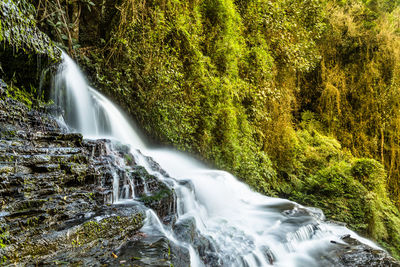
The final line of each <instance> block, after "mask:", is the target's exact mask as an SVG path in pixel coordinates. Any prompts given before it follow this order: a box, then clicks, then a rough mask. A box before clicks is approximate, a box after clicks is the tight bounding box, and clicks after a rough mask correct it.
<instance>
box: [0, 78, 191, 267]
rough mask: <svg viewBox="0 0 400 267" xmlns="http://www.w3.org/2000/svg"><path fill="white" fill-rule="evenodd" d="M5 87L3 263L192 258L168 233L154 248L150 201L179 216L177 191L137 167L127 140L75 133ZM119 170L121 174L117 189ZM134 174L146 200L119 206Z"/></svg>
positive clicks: (0, 166)
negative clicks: (148, 232) (177, 250)
mask: <svg viewBox="0 0 400 267" xmlns="http://www.w3.org/2000/svg"><path fill="white" fill-rule="evenodd" d="M0 89H1V90H0V204H1V212H0V260H1V262H2V264H6V265H7V264H9V265H13V264H22V265H38V264H39V265H41V264H45V265H56V264H76V265H102V264H106V265H116V264H128V265H129V264H133V263H135V264H139V265H146V264H147V263H148V262H151V264H150V265H168V266H169V265H170V264H175V266H185V264H183V265H182V264H179V262H186V263H187V262H188V257H189V256H188V254H185V257H186V258H185V257H184V260H182V257H180V258H179V257H177V256H174V254H173V251H174V247H173V246H171V245H170V243H169V242H168V240H165V239H163V238H159V239H160V240H159V242H157V244H158V243H159V244H160V246H159V247H160V248H159V249H158V250H157V251H158V253H154V247H153V245H154V244H153V242H150V241H151V240H150V241H149V240H147V239H146V238H148V237H146V238H144V237H145V235H144V234H142V233H140V232H139V230H140V228H141V227H142V226H143V223H144V218H145V210H146V209H147V207H145V206H148V207H151V208H154V210H155V211H156V212H157V213H158V214H159V216H160V218H161V219H162V220H163V221H165V222H166V223H169V222H173V221H174V218H175V215H174V214H175V213H174V212H175V210H176V208H175V205H176V204H175V196H174V193H173V191H171V190H170V189H169V187H168V186H167V185H165V184H164V183H162V182H160V181H159V180H157V179H156V178H155V177H154V176H151V175H149V174H148V173H147V172H146V170H145V169H143V168H141V167H139V166H136V165H135V162H134V160H133V156H132V155H131V154H130V153H129V150H128V149H127V147H125V146H123V145H120V144H113V143H111V141H109V140H95V141H94V140H84V139H83V138H82V135H80V134H74V133H67V132H66V130H65V129H63V128H62V127H61V126H60V125H59V123H58V122H57V121H56V120H55V119H54V118H53V117H52V116H50V115H48V114H47V113H44V112H43V111H46V110H49V108H43V110H42V111H38V110H35V109H28V108H27V107H26V106H25V105H23V104H21V103H20V102H18V101H16V100H13V99H11V98H8V97H7V93H6V92H7V88H6V85H5V84H4V83H3V82H1V84H0ZM52 110H53V111H54V109H52ZM115 175H117V176H118V177H120V178H121V179H119V190H118V191H117V192H116V193H115V192H113V183H114V182H115V180H114V179H115ZM129 179H131V180H132V182H133V183H135V188H136V189H135V191H136V192H135V195H137V196H139V197H141V199H142V202H143V204H144V205H143V204H140V203H134V202H132V203H131V204H124V205H122V204H121V205H118V204H117V205H115V204H113V205H112V204H111V202H112V200H113V199H115V197H116V196H114V194H118V196H121V195H123V189H124V188H125V187H124V185H126V183H127V180H129ZM145 189H146V190H145ZM131 195H132V192H131ZM149 246H151V248H152V249H151V248H150V247H149ZM133 247H134V248H135V249H134V250H133V249H130V248H133ZM156 247H157V246H156ZM152 251H153V252H152ZM162 251H164V252H166V253H164V252H162ZM171 251H172V253H171ZM122 255H125V256H126V255H134V256H131V257H127V256H126V257H122ZM120 256H121V257H120ZM185 260H186V261H185Z"/></svg>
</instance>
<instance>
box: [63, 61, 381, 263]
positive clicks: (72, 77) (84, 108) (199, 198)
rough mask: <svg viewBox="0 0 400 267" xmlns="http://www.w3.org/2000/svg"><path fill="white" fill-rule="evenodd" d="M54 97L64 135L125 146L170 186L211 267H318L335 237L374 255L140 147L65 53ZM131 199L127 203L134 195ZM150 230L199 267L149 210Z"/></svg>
mask: <svg viewBox="0 0 400 267" xmlns="http://www.w3.org/2000/svg"><path fill="white" fill-rule="evenodd" d="M55 98H56V101H57V103H58V104H60V105H62V106H63V107H64V108H65V109H66V115H65V117H66V118H65V121H66V123H67V124H68V125H69V126H70V127H71V128H74V129H75V130H77V131H79V132H81V133H82V134H83V135H84V137H86V138H103V137H109V138H113V139H117V140H119V141H120V142H121V143H125V144H129V145H130V147H131V152H132V154H134V156H135V160H136V162H138V163H139V164H140V165H143V166H144V167H145V168H146V169H147V170H148V171H149V172H150V173H151V174H154V175H156V176H157V177H159V178H160V179H161V180H164V181H166V182H168V183H169V184H172V186H173V188H174V189H175V192H176V194H177V206H178V221H177V222H178V223H179V222H180V221H182V220H190V219H191V220H194V221H195V224H196V228H197V231H198V232H199V234H200V235H201V236H203V237H205V238H206V239H207V240H208V241H209V243H210V244H212V247H213V249H211V250H214V251H209V253H210V255H214V256H216V257H218V259H219V260H218V265H224V266H269V265H270V264H271V262H272V261H273V265H274V266H285V267H286V266H289V267H290V266H319V265H320V262H319V259H320V258H321V257H329V252H330V251H332V248H333V247H334V246H337V245H335V244H332V243H331V241H336V242H338V243H342V241H341V239H340V237H341V236H343V235H345V234H351V235H352V237H355V238H357V239H359V240H360V241H361V242H364V243H366V244H368V245H370V246H372V247H375V248H377V247H376V245H375V244H373V243H372V242H371V241H369V240H366V239H364V238H361V237H359V236H358V235H357V234H355V233H354V232H352V231H350V230H348V229H347V228H345V227H342V226H338V225H334V224H329V223H325V222H323V214H322V213H321V212H320V211H318V210H316V209H307V208H304V207H302V206H300V205H298V204H296V203H293V202H290V201H288V200H284V199H278V198H270V197H267V196H263V195H261V194H258V193H256V192H254V191H252V190H251V189H250V188H249V187H248V186H247V185H245V184H243V183H241V182H239V181H238V180H237V179H236V178H235V177H233V176H232V175H231V174H229V173H227V172H224V171H219V170H211V169H209V168H207V167H206V166H204V165H203V164H202V163H201V162H198V161H196V160H194V159H193V158H190V157H189V156H187V155H185V154H183V153H180V152H177V151H172V150H169V149H151V148H149V147H147V146H146V145H145V142H143V141H142V140H141V138H140V137H139V135H138V134H137V133H136V131H135V129H134V127H133V126H132V124H131V123H130V122H129V121H128V120H127V119H126V117H125V116H124V115H123V114H122V113H121V112H120V110H119V109H118V108H117V107H116V106H115V105H114V104H113V103H112V102H110V101H109V100H108V99H107V98H105V97H104V96H103V95H101V94H100V93H98V92H97V91H96V90H94V89H92V88H90V87H89V86H88V85H87V82H86V80H85V78H84V77H83V75H82V73H81V72H80V70H79V68H78V67H77V66H76V65H75V63H74V62H73V61H72V60H71V59H70V58H69V57H68V56H67V55H65V54H64V55H63V64H62V66H61V70H60V72H59V74H58V75H57V78H56V94H55ZM136 149H140V150H141V152H142V153H143V154H144V155H147V156H151V157H152V158H153V159H154V160H155V161H156V162H158V163H159V164H160V166H161V167H162V168H163V169H164V170H166V171H167V173H168V174H169V175H170V176H171V177H172V178H170V177H165V176H163V175H162V174H161V173H159V172H158V171H157V170H153V169H152V168H151V166H150V165H149V164H148V161H147V160H146V158H145V157H144V156H143V155H142V154H141V153H138V152H137V150H136ZM118 179H119V177H118V176H115V177H114V194H113V202H118V201H120V200H121V199H120V197H123V198H127V197H128V196H129V193H127V191H128V190H129V189H131V191H133V190H132V189H133V183H132V182H130V183H128V184H126V185H124V190H123V192H122V193H121V195H120V196H119V195H118V192H119V189H118V186H119V180H118ZM185 184H186V185H185ZM188 184H189V185H192V186H188ZM132 194H133V197H134V191H133V192H132ZM154 229H156V230H157V231H158V232H159V233H161V234H162V235H164V236H166V237H167V238H168V239H169V240H170V241H171V242H174V243H177V244H179V245H180V246H185V247H186V248H187V249H188V250H189V251H190V259H191V265H192V266H202V265H204V263H203V262H202V260H201V257H203V256H204V255H199V253H198V251H196V248H195V246H194V245H191V244H188V243H186V242H182V241H178V239H177V238H176V236H175V234H174V232H173V231H171V230H170V229H168V228H167V227H165V226H164V225H163V224H162V223H161V222H160V220H159V219H158V218H157V215H156V214H155V213H154V212H153V211H151V210H149V211H147V219H146V224H145V226H144V228H143V229H142V230H143V231H147V232H149V233H151V232H152V231H154ZM268 255H270V256H268ZM203 258H205V259H207V257H203ZM271 260H272V261H271Z"/></svg>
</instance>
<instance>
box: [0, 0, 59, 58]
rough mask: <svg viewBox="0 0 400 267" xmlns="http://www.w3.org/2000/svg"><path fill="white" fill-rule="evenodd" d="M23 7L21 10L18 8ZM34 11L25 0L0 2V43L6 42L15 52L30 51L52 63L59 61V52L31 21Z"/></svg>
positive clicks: (34, 22)
mask: <svg viewBox="0 0 400 267" xmlns="http://www.w3.org/2000/svg"><path fill="white" fill-rule="evenodd" d="M21 6H24V9H23V10H21V9H20V7H21ZM34 12H35V9H34V7H33V5H32V4H30V3H29V2H27V1H25V0H21V1H19V2H18V3H14V1H12V0H4V1H1V2H0V17H1V21H2V23H1V24H0V26H1V27H0V36H1V38H0V41H3V40H4V41H6V42H7V43H8V44H10V45H11V46H12V47H14V48H15V49H16V50H19V49H21V50H23V51H25V50H31V52H34V53H36V54H44V55H47V56H49V58H50V59H51V60H53V61H58V60H59V59H60V55H61V51H60V50H59V49H58V48H57V47H56V46H55V45H54V44H53V42H52V41H51V40H50V39H49V38H48V37H47V36H46V35H45V34H44V33H42V32H41V31H39V30H38V28H37V27H36V21H35V20H34V19H33V17H34Z"/></svg>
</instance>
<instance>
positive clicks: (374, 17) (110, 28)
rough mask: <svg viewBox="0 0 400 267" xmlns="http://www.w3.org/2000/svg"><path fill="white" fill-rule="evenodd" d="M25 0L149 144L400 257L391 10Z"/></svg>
mask: <svg viewBox="0 0 400 267" xmlns="http://www.w3.org/2000/svg"><path fill="white" fill-rule="evenodd" d="M32 3H33V4H34V5H35V6H36V9H37V12H36V15H37V18H36V19H37V21H38V25H39V26H40V27H41V28H42V29H43V30H44V31H45V32H47V33H48V34H49V35H50V37H51V38H52V39H53V40H56V41H58V42H59V44H60V45H61V46H63V47H64V49H66V50H68V51H69V52H70V53H71V54H73V55H74V56H75V57H76V58H77V59H78V60H79V61H80V63H81V64H82V65H84V66H85V67H86V71H87V72H88V73H89V74H91V77H92V82H93V83H97V84H98V85H99V86H98V87H99V88H101V89H103V90H104V91H105V93H106V94H108V95H109V96H111V97H112V98H113V99H114V100H115V101H118V102H119V103H120V104H121V105H122V106H124V108H125V110H126V111H128V112H129V113H130V114H131V115H132V116H134V117H135V118H136V120H137V121H138V122H139V124H140V125H141V126H142V127H143V128H144V130H145V131H146V132H147V133H148V134H150V135H152V136H153V137H154V139H156V140H159V141H161V142H163V143H167V144H171V145H174V146H176V147H178V148H179V149H181V150H185V151H189V152H191V153H194V154H196V155H198V156H199V157H202V158H203V159H205V160H207V161H208V162H209V163H211V164H214V165H216V166H217V167H219V168H224V169H226V170H229V171H231V172H233V173H234V174H235V175H237V176H238V177H239V178H240V179H242V180H243V181H245V182H247V183H248V184H250V185H251V186H252V187H253V188H255V189H256V190H258V191H260V192H262V193H265V194H270V195H277V196H284V197H288V198H290V199H293V200H296V201H298V202H300V203H302V204H305V205H312V206H316V207H320V208H322V209H323V210H324V212H325V213H326V214H327V216H328V218H330V219H333V220H338V221H344V222H346V223H347V224H348V225H349V226H350V227H351V228H352V229H355V230H357V231H359V232H360V233H362V234H364V235H366V236H368V237H371V238H374V239H375V240H377V241H379V242H380V243H381V244H382V245H383V246H385V247H386V248H388V249H389V250H390V251H391V252H392V253H393V255H395V256H398V257H399V256H400V247H399V244H400V229H399V225H400V214H399V210H398V207H400V155H399V148H400V131H399V130H400V112H399V105H400V95H399V93H400V91H399V89H400V80H399V77H400V73H399V72H400V65H399V62H400V36H399V34H400V21H399V18H400V16H399V15H400V7H399V4H400V1H398V0H396V1H392V0H336V1H335V0H331V1H327V0H274V1H268V0H190V1H182V0H170V1H168V0H119V1H116V2H115V1H112V0H104V1H88V0H76V1H67V0H56V1H32ZM60 18H61V20H60ZM396 205H397V207H396Z"/></svg>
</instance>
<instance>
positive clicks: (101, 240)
mask: <svg viewBox="0 0 400 267" xmlns="http://www.w3.org/2000/svg"><path fill="white" fill-rule="evenodd" d="M10 96H11V97H10ZM60 112H61V111H60V110H58V109H57V107H54V106H47V107H41V108H36V109H35V108H28V107H27V106H26V105H24V104H22V103H21V102H19V101H16V100H15V99H13V98H12V95H10V94H9V93H7V85H6V84H5V83H3V82H1V83H0V203H1V211H0V227H1V228H0V231H1V232H0V258H1V263H2V264H3V265H15V264H16V265H21V266H25V265H27V266H33V265H46V266H53V265H77V266H80V265H85V266H86V265H88V266H104V265H105V266H115V265H121V266H172V265H173V266H189V265H190V261H189V258H190V256H189V252H188V251H187V249H184V248H182V247H180V246H178V245H176V244H173V243H172V242H170V241H169V240H168V239H167V238H166V237H164V236H162V235H159V234H156V233H155V234H153V235H148V234H146V233H143V232H141V228H142V227H143V225H144V224H145V220H146V214H148V213H147V211H148V209H149V208H151V209H153V210H154V212H155V213H156V214H157V215H158V217H159V218H160V221H161V222H162V223H163V224H165V225H166V226H167V227H169V228H170V229H172V230H173V231H174V233H175V236H176V239H177V240H179V241H181V242H186V243H191V244H192V246H193V248H194V249H195V250H196V251H197V252H198V255H199V257H200V258H201V260H202V261H203V262H204V263H205V265H206V266H218V265H224V262H223V261H221V260H220V259H218V251H216V249H215V247H213V246H212V243H211V242H210V240H209V239H208V238H205V237H204V236H201V235H200V234H199V233H198V231H197V230H196V226H195V223H194V221H193V220H190V219H186V220H180V221H178V222H176V209H177V207H176V196H175V193H174V191H173V190H171V189H170V188H169V186H168V185H167V184H164V183H163V182H161V181H159V180H158V179H157V178H156V177H155V176H152V175H150V174H149V173H147V171H146V170H145V169H144V168H143V167H141V166H137V165H136V163H135V160H134V156H133V155H132V154H130V153H129V148H128V147H127V146H125V145H123V144H118V143H115V142H111V141H110V140H106V139H101V140H85V139H83V138H82V135H80V134H77V133H69V132H68V131H67V130H66V128H64V127H63V126H62V123H60V122H58V121H57V120H56V119H55V115H56V114H58V113H60ZM50 114H52V115H50ZM147 160H148V164H149V165H150V166H151V167H152V168H153V169H157V170H158V171H159V172H163V170H161V169H160V167H159V166H158V164H157V163H156V162H154V161H153V160H152V159H151V158H147ZM115 175H117V176H118V177H119V178H120V179H119V180H118V188H119V189H118V190H115V189H114V187H115V186H116V184H115V179H114V178H115ZM165 175H166V174H165ZM181 183H182V182H181ZM126 186H131V187H130V188H131V189H132V188H134V190H133V191H132V190H131V191H129V190H127V191H124V189H126ZM185 186H187V187H189V188H190V187H191V185H190V183H188V184H187V185H185ZM133 194H134V195H135V196H136V199H137V200H138V201H136V202H134V201H128V202H123V203H114V204H112V203H113V200H115V199H116V197H117V195H118V196H125V197H128V198H129V197H132V195H133ZM301 215H302V214H301V212H300V213H288V216H301ZM342 240H343V244H342V243H341V244H336V245H337V249H335V250H333V251H332V253H331V255H330V257H328V258H321V261H320V262H321V264H324V265H333V266H400V264H399V263H398V262H397V261H395V260H394V259H393V258H392V257H390V256H389V255H388V254H387V253H386V252H384V251H381V250H376V249H373V248H371V247H368V246H366V245H364V244H361V243H359V242H358V241H357V240H355V239H353V238H352V237H350V236H345V237H343V238H342ZM266 253H269V250H266ZM269 259H270V263H271V264H272V265H273V264H274V257H273V255H271V254H269Z"/></svg>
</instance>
